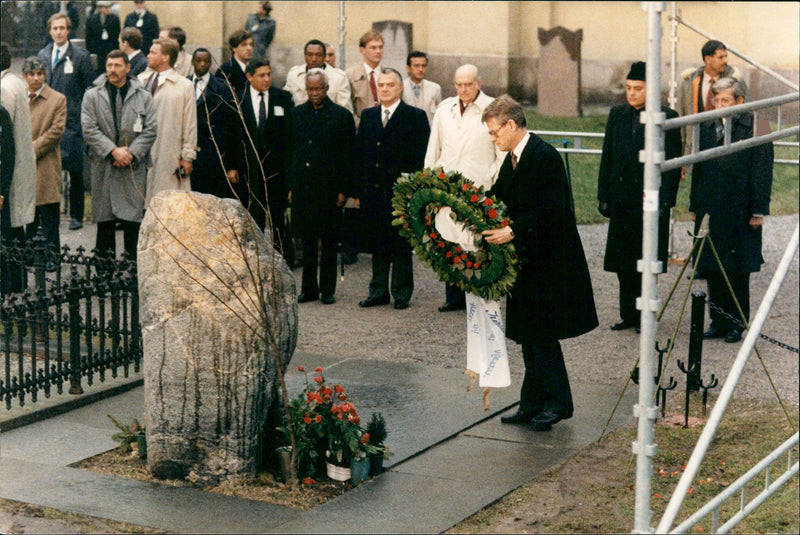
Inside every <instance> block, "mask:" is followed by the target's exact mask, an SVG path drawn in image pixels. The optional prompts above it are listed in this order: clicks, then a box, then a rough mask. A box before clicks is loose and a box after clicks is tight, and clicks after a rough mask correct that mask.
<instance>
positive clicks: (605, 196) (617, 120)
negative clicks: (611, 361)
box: [597, 61, 681, 331]
mask: <svg viewBox="0 0 800 535" xmlns="http://www.w3.org/2000/svg"><path fill="white" fill-rule="evenodd" d="M645 71H646V66H645V63H644V62H643V61H637V62H636V63H634V64H633V65H631V69H630V72H629V73H628V76H627V79H626V81H625V96H626V99H627V103H626V104H623V105H621V106H615V107H613V108H611V112H610V113H609V114H608V123H607V124H606V133H605V139H604V140H603V154H602V156H601V158H600V172H599V176H598V179H597V200H598V201H599V205H598V210H599V211H600V213H601V214H602V215H604V216H605V217H608V218H609V224H608V241H607V243H606V254H605V261H604V264H603V268H604V269H605V270H606V271H611V272H614V273H616V274H617V278H618V280H619V309H620V320H619V321H617V322H616V323H614V324H613V325H611V329H612V330H614V331H620V330H623V329H629V328H631V327H635V328H636V329H637V331H638V329H639V317H640V316H639V314H640V313H639V311H638V310H636V297H638V296H639V295H640V294H641V287H642V276H641V273H639V272H638V271H637V270H636V262H637V260H639V259H640V258H641V257H642V227H643V224H642V198H643V194H644V164H642V163H640V162H639V151H641V150H643V149H644V124H642V123H641V122H640V118H641V113H642V112H643V111H644V108H645V98H646V94H647V91H646V82H645ZM661 111H662V112H663V113H665V114H666V116H667V119H671V118H673V117H677V116H678V114H677V112H676V111H675V110H673V109H671V108H668V107H666V106H661ZM665 135H666V138H665V140H664V152H665V159H669V158H675V157H677V156H680V154H681V136H680V131H679V130H677V129H674V130H668V131H667V132H666V133H665ZM679 182H680V170H675V171H668V172H666V173H664V174H663V175H662V176H661V188H660V190H659V198H658V206H659V220H658V226H659V229H658V258H659V260H660V261H661V262H662V269H663V270H664V271H666V267H667V249H668V240H669V211H670V208H672V207H673V206H675V199H676V197H677V195H678V185H679Z"/></svg>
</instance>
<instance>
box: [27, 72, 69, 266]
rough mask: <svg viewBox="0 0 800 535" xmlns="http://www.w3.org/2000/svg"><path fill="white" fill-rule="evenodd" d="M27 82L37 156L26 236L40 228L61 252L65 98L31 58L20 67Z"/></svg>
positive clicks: (33, 234) (56, 250) (48, 241)
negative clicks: (30, 220)
mask: <svg viewBox="0 0 800 535" xmlns="http://www.w3.org/2000/svg"><path fill="white" fill-rule="evenodd" d="M22 74H23V75H24V76H25V81H26V82H28V102H29V104H30V110H31V127H32V134H33V151H34V152H35V153H36V219H35V220H34V224H33V225H28V228H27V229H26V234H27V237H28V239H29V240H30V239H32V238H33V237H34V236H35V235H36V233H37V231H38V229H39V227H41V228H42V234H43V235H44V238H45V239H46V240H47V244H48V245H49V246H51V248H52V250H53V251H55V252H56V253H58V252H59V251H60V249H61V239H60V238H59V232H58V225H59V220H60V217H61V214H60V209H61V147H60V141H61V136H62V135H63V134H64V129H65V128H66V124H67V98H66V97H65V96H64V95H62V94H61V93H59V92H58V91H55V90H54V89H52V88H51V87H50V86H49V85H47V84H46V83H45V81H44V80H45V78H46V76H47V65H45V64H44V62H43V61H42V60H41V59H39V58H38V57H36V56H31V57H29V58H28V59H26V60H25V62H24V63H23V65H22ZM55 269H56V262H55V256H53V257H49V258H48V261H47V271H55Z"/></svg>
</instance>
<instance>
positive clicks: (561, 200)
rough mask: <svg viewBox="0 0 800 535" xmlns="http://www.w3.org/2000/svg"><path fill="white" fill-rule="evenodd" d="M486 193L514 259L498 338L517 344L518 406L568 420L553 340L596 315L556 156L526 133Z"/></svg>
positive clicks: (576, 331)
mask: <svg viewBox="0 0 800 535" xmlns="http://www.w3.org/2000/svg"><path fill="white" fill-rule="evenodd" d="M489 193H490V194H492V195H496V196H497V198H498V199H499V200H501V201H503V202H504V203H505V204H506V206H507V207H508V213H509V216H510V217H511V220H512V224H511V228H512V230H513V231H514V236H515V237H514V239H513V241H512V243H514V245H515V247H516V250H517V254H518V255H519V257H520V261H521V266H520V269H519V274H518V275H517V280H516V282H515V284H514V287H513V288H512V289H511V293H510V294H509V296H508V299H507V304H506V308H507V319H506V336H507V337H508V338H510V339H512V340H514V341H516V342H518V343H520V344H521V345H522V355H523V359H524V361H525V377H524V379H523V382H522V390H521V392H520V410H522V411H523V412H525V413H527V414H530V415H536V414H538V413H539V412H541V411H543V410H546V411H551V412H554V413H557V414H559V415H561V416H562V417H563V418H569V417H571V416H572V411H573V405H572V394H571V392H570V388H569V378H568V377H567V370H566V367H565V366H564V356H563V354H562V353H561V346H560V344H559V342H558V341H559V340H561V339H563V338H572V337H574V336H579V335H581V334H584V333H586V332H589V331H591V330H592V329H594V328H595V327H596V326H597V314H596V311H595V305H594V297H593V294H592V283H591V279H590V277H589V268H588V266H587V264H586V257H585V256H584V253H583V246H582V244H581V239H580V236H579V234H578V229H577V227H576V225H575V214H574V212H573V210H572V192H571V191H570V189H569V185H568V183H567V176H566V173H565V171H564V164H563V162H562V161H561V156H559V154H558V152H557V151H556V149H554V148H553V147H552V146H550V145H549V144H548V143H546V142H544V141H542V139H541V138H539V137H538V136H536V135H534V134H530V138H529V139H528V143H527V145H526V146H525V148H524V150H523V151H522V155H521V157H520V159H519V163H518V164H517V167H516V169H513V170H512V166H511V155H510V154H509V155H508V156H507V157H506V159H505V161H504V162H503V165H502V167H501V168H500V172H499V174H498V178H497V182H495V184H494V186H493V187H492V189H491V191H490V192H489Z"/></svg>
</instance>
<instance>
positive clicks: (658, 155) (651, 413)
mask: <svg viewBox="0 0 800 535" xmlns="http://www.w3.org/2000/svg"><path fill="white" fill-rule="evenodd" d="M643 8H644V9H645V11H647V72H646V77H647V89H646V91H647V101H646V104H645V113H643V114H642V121H643V122H644V123H645V130H644V140H645V141H644V151H642V152H640V153H639V160H640V161H642V162H643V163H644V197H643V216H642V218H643V224H644V232H643V237H642V259H641V260H639V262H638V266H637V269H638V270H639V271H640V272H641V273H642V296H641V297H639V298H638V299H637V300H636V307H637V308H638V309H639V310H641V329H642V332H641V336H640V337H639V376H640V377H653V376H655V369H654V368H655V366H654V364H655V337H656V329H657V324H656V313H657V312H658V310H659V308H661V304H660V303H659V300H658V273H660V271H661V265H660V262H659V261H658V207H659V200H658V190H659V187H660V185H661V169H660V164H661V163H662V162H663V161H664V121H665V120H666V114H664V113H663V112H662V111H661V34H662V30H661V13H662V12H663V11H664V9H665V3H664V2H645V3H644V4H643ZM654 394H655V384H654V383H653V381H640V383H639V402H638V403H637V405H636V406H634V415H635V416H636V417H637V418H638V419H639V422H638V430H637V436H636V441H635V442H634V443H633V453H634V454H635V455H636V457H637V458H636V507H635V512H634V527H633V533H652V532H653V530H652V529H651V528H650V519H651V515H652V512H651V511H650V479H651V476H652V473H653V456H655V454H656V444H655V443H654V442H653V440H654V437H655V431H654V428H655V421H656V416H657V411H658V407H656V406H655V405H654V404H653V403H654V401H655V395H654Z"/></svg>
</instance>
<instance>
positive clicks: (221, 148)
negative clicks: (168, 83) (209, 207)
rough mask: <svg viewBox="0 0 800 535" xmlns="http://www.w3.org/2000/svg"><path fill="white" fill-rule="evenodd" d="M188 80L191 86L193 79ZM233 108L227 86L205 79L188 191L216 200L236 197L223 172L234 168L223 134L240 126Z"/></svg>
mask: <svg viewBox="0 0 800 535" xmlns="http://www.w3.org/2000/svg"><path fill="white" fill-rule="evenodd" d="M189 80H190V81H192V83H194V76H190V77H189ZM233 105H234V104H233V95H231V92H230V91H229V90H228V86H227V85H226V84H225V83H224V82H223V81H222V80H220V79H219V78H216V77H215V76H209V77H208V84H207V85H206V87H205V90H204V91H203V94H202V95H201V96H200V98H199V99H197V149H198V150H197V157H196V158H195V160H194V164H193V170H192V191H197V192H200V193H209V194H211V195H216V196H217V197H237V196H238V195H237V194H235V193H234V191H233V190H232V189H231V186H232V185H229V184H228V177H227V175H226V170H227V169H234V168H235V165H236V161H235V158H234V154H233V147H232V146H231V141H232V139H231V138H232V136H231V135H230V134H227V135H226V133H227V132H232V131H235V130H236V128H237V126H238V125H239V124H241V122H240V120H239V117H238V115H237V114H236V112H235V111H234V108H233ZM220 157H221V158H222V161H220ZM238 193H241V192H238Z"/></svg>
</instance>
